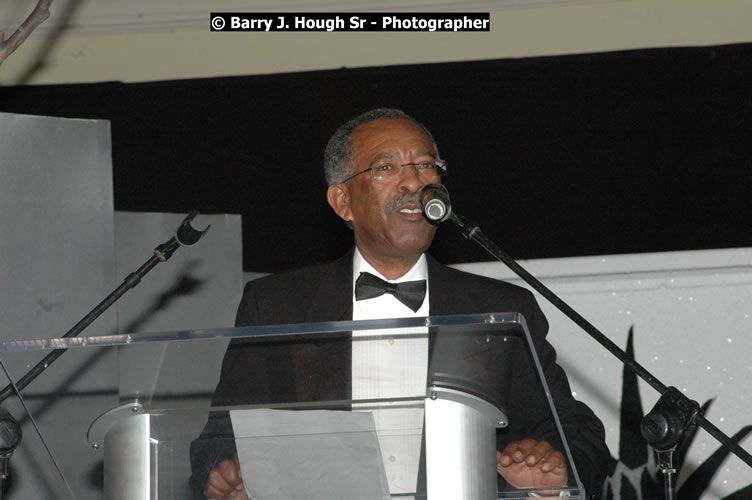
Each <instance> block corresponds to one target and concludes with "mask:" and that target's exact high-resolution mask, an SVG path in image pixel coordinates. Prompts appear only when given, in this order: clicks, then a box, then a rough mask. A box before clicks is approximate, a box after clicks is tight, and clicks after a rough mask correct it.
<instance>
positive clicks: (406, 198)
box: [384, 193, 420, 213]
mask: <svg viewBox="0 0 752 500" xmlns="http://www.w3.org/2000/svg"><path fill="white" fill-rule="evenodd" d="M406 206H408V207H416V206H418V207H419V206H420V199H419V198H418V193H405V194H403V195H402V196H400V197H399V198H397V199H396V200H392V201H390V202H389V203H387V204H386V206H385V207H384V210H385V211H386V213H391V212H396V211H397V210H402V209H403V208H405V207H406Z"/></svg>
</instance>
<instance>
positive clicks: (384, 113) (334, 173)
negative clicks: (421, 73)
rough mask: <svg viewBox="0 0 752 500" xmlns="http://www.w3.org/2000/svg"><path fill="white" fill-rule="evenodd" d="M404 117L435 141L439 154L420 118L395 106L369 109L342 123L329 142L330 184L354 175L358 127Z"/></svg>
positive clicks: (327, 171) (326, 153) (327, 167)
mask: <svg viewBox="0 0 752 500" xmlns="http://www.w3.org/2000/svg"><path fill="white" fill-rule="evenodd" d="M397 118H402V119H405V120H409V121H411V122H412V123H414V124H415V125H417V126H418V127H420V129H421V130H422V131H423V132H424V133H425V134H426V135H427V136H428V138H429V139H430V140H431V143H433V149H434V151H435V152H436V155H437V156H438V154H439V149H438V148H437V147H436V141H435V140H434V139H433V135H431V132H429V130H428V129H427V128H426V127H424V126H423V124H422V123H420V122H419V121H418V120H416V119H415V118H413V117H412V116H410V115H408V114H407V113H405V112H404V111H400V110H399V109H393V108H377V109H372V110H371V111H367V112H365V113H363V114H361V115H358V116H356V117H355V118H353V119H351V120H350V121H348V122H346V123H345V124H343V125H341V126H340V127H339V128H338V129H337V130H336V132H334V135H332V138H331V139H329V143H328V144H327V145H326V149H325V150H324V176H325V177H326V182H327V184H328V185H330V186H331V185H332V184H337V183H339V182H342V181H343V180H345V179H347V178H348V177H350V175H352V169H353V148H352V134H353V131H355V129H356V128H358V127H359V126H361V125H365V124H366V123H370V122H374V121H377V120H393V119H397Z"/></svg>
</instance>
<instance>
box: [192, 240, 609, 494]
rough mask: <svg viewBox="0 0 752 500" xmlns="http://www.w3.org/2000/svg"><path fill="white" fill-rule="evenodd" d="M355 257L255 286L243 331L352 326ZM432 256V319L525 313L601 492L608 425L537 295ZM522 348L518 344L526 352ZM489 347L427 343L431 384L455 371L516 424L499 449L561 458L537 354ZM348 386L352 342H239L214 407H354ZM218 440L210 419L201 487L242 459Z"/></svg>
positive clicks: (588, 476)
mask: <svg viewBox="0 0 752 500" xmlns="http://www.w3.org/2000/svg"><path fill="white" fill-rule="evenodd" d="M352 256H353V252H352V251H351V252H349V253H348V254H346V255H345V256H343V257H342V258H340V259H338V260H336V261H334V262H331V263H327V264H321V265H316V266H311V267H306V268H302V269H297V270H293V271H288V272H283V273H278V274H274V275H271V276H267V277H265V278H261V279H258V280H254V281H252V282H250V283H248V284H247V285H246V288H245V291H244V293H243V299H242V301H241V303H240V307H239V309H238V313H237V318H236V325H237V326H248V325H269V324H284V323H308V322H321V321H343V320H349V319H352ZM426 257H427V262H428V286H429V300H430V314H431V315H432V316H438V315H448V314H472V313H486V312H520V313H522V314H523V315H524V316H525V319H526V321H527V323H528V327H529V328H530V331H531V334H532V337H533V342H534V344H535V346H536V351H537V353H538V356H539V358H540V360H541V364H542V366H543V369H544V372H545V375H546V379H547V381H548V384H549V388H550V390H551V394H552V396H553V400H554V402H555V404H556V408H557V411H558V414H559V417H560V419H561V422H562V425H563V427H564V432H565V435H566V436H567V440H568V442H569V444H570V448H571V450H572V454H573V457H574V459H575V463H576V465H577V470H578V472H579V473H580V478H581V479H582V481H583V484H584V486H585V488H586V490H587V491H588V493H589V494H593V493H599V492H600V489H601V484H602V482H603V479H604V478H605V475H606V467H607V464H608V458H609V457H610V453H609V451H608V448H607V447H606V445H605V442H604V430H603V425H602V424H601V422H600V421H599V420H598V418H597V417H595V415H594V414H593V413H592V411H591V410H590V409H589V408H588V407H587V406H585V405H584V404H582V403H580V402H577V401H576V400H574V399H573V398H572V395H571V390H570V388H569V383H568V381H567V378H566V375H565V373H564V371H563V370H562V369H561V367H559V366H558V365H557V364H556V353H555V351H554V349H553V347H551V345H550V344H549V343H548V342H547V341H546V339H545V338H546V333H547V331H548V323H547V321H546V319H545V317H544V316H543V313H542V312H541V311H540V309H539V307H538V305H537V303H536V302H535V299H534V298H533V296H532V294H531V293H530V292H529V291H527V290H525V289H522V288H520V287H517V286H514V285H511V284H509V283H505V282H501V281H498V280H494V279H490V278H485V277H482V276H478V275H474V274H470V273H465V272H462V271H458V270H455V269H452V268H449V267H446V266H443V265H441V264H439V263H438V262H437V261H436V260H435V259H433V258H432V257H431V256H429V255H426ZM524 345H525V344H524V342H519V343H518V344H517V346H518V348H520V349H524V348H525V347H524ZM490 347H491V348H489V346H486V345H482V344H480V343H477V342H473V341H471V340H466V341H465V342H464V343H463V342H462V341H459V342H458V341H457V339H456V338H454V339H452V340H448V339H447V340H443V339H441V335H439V336H437V338H436V340H435V341H432V342H431V343H430V344H429V377H430V374H431V373H432V371H436V372H440V373H447V372H455V373H456V375H457V376H458V377H460V378H462V379H463V380H469V381H471V382H472V383H475V384H477V385H478V386H479V387H482V388H483V390H482V391H481V392H483V393H484V395H486V396H487V397H489V399H491V400H494V401H498V402H501V403H502V405H503V408H504V410H505V413H506V414H507V416H508V417H509V422H510V424H509V426H508V427H507V428H505V429H501V430H499V432H498V433H497V449H499V450H503V449H504V447H505V446H506V444H507V443H509V442H510V441H514V440H518V439H523V438H526V437H529V438H534V439H539V440H547V441H549V442H551V443H553V444H554V446H555V447H556V448H557V449H559V450H561V451H563V448H562V446H561V444H560V442H559V439H558V433H557V431H556V429H555V427H554V425H553V421H552V418H551V417H550V411H549V409H548V406H547V403H546V401H545V398H544V397H543V395H542V394H541V393H540V391H538V390H535V387H536V386H537V375H536V373H535V371H534V367H533V365H532V363H531V362H530V360H529V355H528V354H526V353H525V352H521V351H515V350H510V349H501V350H500V349H494V348H493V346H490ZM350 384H351V345H350V342H347V341H345V342H342V341H341V339H336V338H335V339H332V340H331V341H318V342H315V341H309V342H302V343H301V342H297V343H295V344H291V343H289V342H284V341H280V342H269V343H264V344H257V343H255V344H250V343H244V342H242V341H238V342H233V343H232V344H231V345H230V347H229V348H228V350H227V353H226V354H225V358H224V361H223V363H222V372H221V376H220V381H219V384H218V385H217V389H216V392H215V396H214V400H213V405H215V406H225V405H236V404H256V403H285V402H305V401H333V400H346V399H350V396H351V388H350ZM218 436H225V437H228V438H231V436H232V430H231V426H230V425H229V423H228V421H227V419H226V418H224V419H222V418H214V419H210V421H209V422H208V424H207V427H206V428H205V429H204V432H203V433H202V436H201V437H200V438H199V439H198V440H196V441H195V442H194V443H193V445H192V447H191V461H192V466H193V471H194V475H193V477H192V478H191V482H192V483H193V485H194V490H197V491H200V490H201V489H203V485H204V484H205V481H206V475H207V474H208V471H209V470H211V468H212V467H213V465H214V464H216V463H218V462H219V461H220V460H221V459H222V458H227V457H231V456H232V455H233V454H234V448H232V447H229V448H228V447H222V446H217V445H211V444H209V441H210V440H211V438H216V437H218ZM207 440H209V441H207ZM230 441H231V439H230ZM570 484H573V483H572V482H571V478H570Z"/></svg>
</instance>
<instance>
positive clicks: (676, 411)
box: [448, 210, 752, 500]
mask: <svg viewBox="0 0 752 500" xmlns="http://www.w3.org/2000/svg"><path fill="white" fill-rule="evenodd" d="M449 212H450V213H449V215H448V219H449V220H451V221H452V222H454V223H455V224H456V225H457V226H458V227H459V228H460V230H461V231H462V234H463V236H465V238H467V239H469V240H473V241H475V242H476V243H478V244H479V245H480V246H481V247H483V248H484V249H486V250H487V251H488V252H489V253H490V254H491V255H493V256H494V257H496V259H498V260H500V261H501V262H503V263H504V264H505V265H506V266H507V267H508V268H509V269H511V270H512V271H514V272H515V273H516V274H517V275H518V276H519V277H520V278H522V279H523V280H524V281H525V282H526V283H527V284H529V285H530V286H531V287H532V288H533V289H534V290H536V291H537V292H538V293H540V294H541V295H542V296H543V297H544V298H545V299H546V300H548V301H549V302H550V303H551V304H553V305H554V306H555V307H556V308H557V309H559V310H560V311H561V312H563V313H564V314H565V315H566V316H567V317H568V318H569V319H571V320H572V321H574V322H575V323H576V324H577V325H578V326H579V327H580V328H582V329H583V330H585V332H587V333H588V334H589V335H590V336H591V337H592V338H593V339H595V340H596V341H597V342H598V343H599V344H600V345H602V346H603V347H604V348H606V350H608V351H609V352H610V353H611V354H613V355H614V356H616V357H617V358H618V359H619V360H620V361H621V362H622V363H623V364H625V365H626V366H627V367H628V368H629V369H630V370H632V371H633V372H634V373H636V374H637V375H638V376H639V377H640V378H642V379H643V380H644V381H645V382H647V383H648V384H649V385H650V386H651V387H652V388H653V389H655V390H656V391H658V393H659V394H661V397H660V398H659V399H658V402H657V403H656V404H655V406H654V407H653V409H652V410H651V411H650V413H648V414H647V415H646V416H645V418H644V419H643V421H642V423H641V426H640V427H641V429H640V430H641V431H642V435H643V437H644V438H645V440H646V441H647V442H648V444H649V445H650V446H652V447H653V448H654V449H655V450H656V451H657V452H658V461H659V467H660V470H661V472H662V473H663V477H664V492H665V498H666V500H674V499H676V472H677V471H676V468H675V466H674V462H673V454H674V450H676V448H677V445H678V444H679V442H680V441H681V439H682V437H683V436H684V433H685V431H686V430H687V429H688V428H689V427H690V426H693V425H699V426H700V427H701V428H703V429H705V430H706V431H707V432H708V433H709V434H710V435H711V436H713V437H714V438H716V439H717V440H718V441H719V442H720V443H721V444H723V446H725V447H726V448H728V449H729V450H731V452H733V453H734V454H735V455H736V456H738V457H739V458H741V459H742V460H743V461H744V462H745V463H746V464H747V465H749V466H750V467H752V455H750V454H749V453H747V451H745V450H744V449H743V448H742V447H741V446H739V445H738V444H737V443H736V442H734V441H733V440H731V439H730V438H729V437H728V436H726V435H725V434H724V433H723V432H722V431H721V430H720V429H718V428H717V427H716V426H714V425H713V424H712V423H710V422H709V421H708V420H707V419H705V417H704V416H703V415H702V413H701V411H700V405H699V404H698V403H697V402H696V401H693V400H690V399H689V398H687V397H686V396H685V395H684V394H682V393H681V391H679V390H678V389H677V388H676V387H666V386H665V385H664V384H663V383H661V382H660V380H658V379H657V378H656V377H654V376H653V375H652V374H650V372H648V371H647V370H646V369H645V368H643V367H642V366H641V365H640V364H638V363H637V362H636V361H635V360H633V359H631V358H630V357H629V356H628V355H627V353H625V352H624V351H623V350H622V349H621V348H620V347H619V346H617V345H616V344H614V343H613V342H612V341H611V339H609V338H608V337H606V336H605V335H604V334H603V333H602V332H601V331H600V330H598V329H597V328H596V327H595V326H593V325H592V324H591V323H590V322H589V321H587V320H586V319H585V318H584V317H582V316H581V315H580V314H579V313H578V312H577V311H575V310H574V309H572V308H571V307H570V306H569V305H568V304H567V303H566V302H564V301H563V300H562V299H561V298H559V297H558V296H557V295H556V294H555V293H554V292H552V291H551V290H549V289H548V288H547V287H546V286H545V285H543V283H541V282H540V281H538V280H537V279H536V278H535V277H534V276H533V275H531V274H530V273H529V272H527V271H526V270H525V269H524V268H523V267H522V266H520V265H519V264H518V263H517V262H516V261H515V260H514V259H513V258H512V257H510V256H509V255H508V254H507V253H506V252H504V251H503V250H502V249H501V248H499V247H498V246H497V245H496V244H495V243H494V242H493V241H491V240H490V239H489V238H487V237H486V236H485V235H484V234H483V233H482V232H481V230H480V227H478V224H476V223H474V222H471V221H470V220H468V219H467V218H465V217H463V216H461V215H459V214H457V213H455V212H452V211H451V210H449Z"/></svg>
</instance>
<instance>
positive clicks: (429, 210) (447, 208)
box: [418, 183, 452, 223]
mask: <svg viewBox="0 0 752 500" xmlns="http://www.w3.org/2000/svg"><path fill="white" fill-rule="evenodd" d="M418 198H419V199H420V206H421V208H422V209H423V215H425V217H426V218H427V219H428V220H429V221H431V222H436V223H439V222H444V221H445V220H447V219H448V218H449V216H450V215H451V214H452V204H451V202H450V201H449V191H447V189H446V188H445V187H444V186H443V185H442V184H438V183H432V184H426V185H425V186H423V187H422V188H421V189H420V193H419V194H418Z"/></svg>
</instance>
